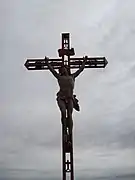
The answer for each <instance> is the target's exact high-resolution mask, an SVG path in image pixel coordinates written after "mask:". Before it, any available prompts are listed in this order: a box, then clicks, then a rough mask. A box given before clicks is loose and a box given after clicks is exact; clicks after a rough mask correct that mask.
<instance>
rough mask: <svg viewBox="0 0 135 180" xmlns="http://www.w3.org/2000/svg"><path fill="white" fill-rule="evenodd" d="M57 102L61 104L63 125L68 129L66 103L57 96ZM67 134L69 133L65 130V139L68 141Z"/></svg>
mask: <svg viewBox="0 0 135 180" xmlns="http://www.w3.org/2000/svg"><path fill="white" fill-rule="evenodd" d="M57 103H58V106H59V109H60V112H61V122H62V125H63V126H64V129H65V130H66V128H67V125H66V104H65V102H64V101H63V100H62V99H60V98H57ZM66 134H67V132H66V131H65V133H64V139H65V141H67V135H66Z"/></svg>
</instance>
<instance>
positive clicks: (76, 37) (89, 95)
mask: <svg viewBox="0 0 135 180" xmlns="http://www.w3.org/2000/svg"><path fill="white" fill-rule="evenodd" d="M69 4H72V6H70V8H65V7H67V6H69ZM134 5H135V4H134V3H133V2H131V1H128V2H121V1H117V0H116V1H114V0H113V1H112V0H110V1H107V0H104V1H102V3H100V2H97V1H92V0H91V1H85V3H84V2H82V1H74V2H72V1H68V2H64V1H63V2H60V1H57V2H53V3H52V2H50V1H42V0H41V1H36V0H35V1H29V2H26V1H15V0H14V1H12V2H11V1H9V2H8V3H7V2H6V1H4V2H2V3H1V6H0V7H1V11H0V13H1V16H0V17H1V18H3V20H2V25H1V29H0V39H1V43H0V47H1V48H0V52H1V60H0V61H1V66H0V82H1V90H0V141H1V144H0V169H1V171H0V176H1V177H3V178H5V179H6V178H9V177H11V178H12V177H13V178H15V177H25V178H27V177H29V178H30V177H32V178H34V177H35V178H36V177H37V178H38V179H40V178H41V179H42V177H43V178H44V177H47V176H48V178H49V177H50V178H54V177H53V175H52V172H56V174H60V168H61V161H60V160H61V122H60V112H59V109H58V107H57V104H56V99H55V98H56V97H55V94H56V92H57V90H58V85H57V82H56V79H54V77H53V76H52V75H51V73H49V72H46V71H45V72H28V71H27V70H26V69H25V67H24V62H25V60H26V58H27V57H28V58H29V57H44V56H45V55H47V56H50V57H55V56H56V55H57V49H58V48H59V46H60V45H61V40H60V38H61V37H60V34H61V32H71V35H72V36H71V37H72V42H71V44H72V46H73V47H75V50H76V55H77V56H83V55H84V54H88V55H90V56H97V55H98V56H106V57H107V60H108V61H109V64H108V65H107V67H106V68H105V69H104V70H101V69H100V70H99V69H91V70H90V71H89V70H85V71H84V73H83V75H81V76H80V77H79V78H78V79H77V81H76V88H75V93H76V94H77V97H78V98H79V102H80V105H81V112H80V113H77V112H74V115H73V117H74V149H75V162H76V164H75V166H76V171H78V178H79V177H81V176H83V178H84V174H85V176H87V177H90V174H91V176H95V174H97V173H98V175H99V176H104V175H106V176H107V175H108V176H109V175H111V174H115V173H116V174H122V173H123V172H125V173H129V174H131V173H132V172H134V167H135V164H134V161H133V159H134V149H135V143H134V138H135V133H134V130H135V129H134V127H135V123H134V117H135V101H134V98H133V97H134V91H135V80H134V68H135V63H134V56H135V52H134V35H135V33H134V32H135V29H134ZM63 13H64V15H63ZM89 162H92V163H89ZM101 165H102V168H101ZM108 172H109V173H108ZM55 176H56V175H55ZM57 176H59V175H57ZM87 177H86V178H87Z"/></svg>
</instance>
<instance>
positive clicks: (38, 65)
mask: <svg viewBox="0 0 135 180" xmlns="http://www.w3.org/2000/svg"><path fill="white" fill-rule="evenodd" d="M69 36H70V34H69V33H62V47H61V49H58V55H59V58H49V63H50V64H51V65H52V67H53V68H54V69H59V68H60V67H61V66H62V65H68V67H69V69H76V68H79V67H80V66H81V65H82V61H83V59H84V58H83V57H73V56H74V55H75V50H74V48H70V37H69ZM107 64H108V62H107V60H106V58H105V57H88V56H87V62H86V63H85V68H105V67H106V65H107ZM24 65H25V67H26V68H27V69H28V70H48V66H47V64H46V62H45V58H43V59H37V58H36V59H35V58H32V59H31V58H30V59H27V60H26V62H25V64H24ZM65 132H66V133H67V134H68V129H64V126H62V150H63V154H62V159H63V163H62V169H63V180H66V174H67V173H70V179H71V180H74V166H73V137H72V135H71V137H70V138H71V139H70V142H71V143H70V144H68V143H66V142H65V141H64V133H65ZM68 154H69V158H67V155H68Z"/></svg>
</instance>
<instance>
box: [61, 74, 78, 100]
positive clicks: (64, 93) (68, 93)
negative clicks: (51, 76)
mask: <svg viewBox="0 0 135 180" xmlns="http://www.w3.org/2000/svg"><path fill="white" fill-rule="evenodd" d="M58 84H59V87H60V90H59V92H58V96H60V97H66V98H69V97H72V96H73V90H74V84H75V79H74V78H73V76H72V75H67V76H59V78H58Z"/></svg>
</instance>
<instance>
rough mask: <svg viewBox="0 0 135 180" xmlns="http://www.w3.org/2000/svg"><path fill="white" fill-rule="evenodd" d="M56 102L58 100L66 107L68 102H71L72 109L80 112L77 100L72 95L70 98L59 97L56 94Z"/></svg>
mask: <svg viewBox="0 0 135 180" xmlns="http://www.w3.org/2000/svg"><path fill="white" fill-rule="evenodd" d="M56 100H57V101H59V100H62V101H64V102H65V104H66V106H67V104H68V103H69V101H71V100H72V101H73V108H74V109H75V110H76V111H80V106H79V103H78V102H79V101H78V99H77V98H76V95H73V96H71V97H66V96H63V95H60V94H59V92H58V93H57V98H56Z"/></svg>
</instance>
